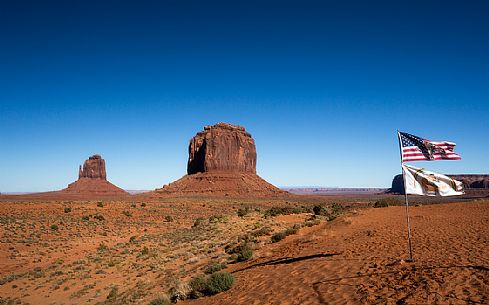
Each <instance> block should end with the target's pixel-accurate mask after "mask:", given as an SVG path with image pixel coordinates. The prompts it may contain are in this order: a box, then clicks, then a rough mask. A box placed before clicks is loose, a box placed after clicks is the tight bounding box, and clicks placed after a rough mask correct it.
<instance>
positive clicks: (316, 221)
mask: <svg viewBox="0 0 489 305" xmlns="http://www.w3.org/2000/svg"><path fill="white" fill-rule="evenodd" d="M319 223H321V220H319V219H311V220H307V221H306V222H304V226H306V227H312V226H315V225H318V224H319Z"/></svg>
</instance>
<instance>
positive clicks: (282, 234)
mask: <svg viewBox="0 0 489 305" xmlns="http://www.w3.org/2000/svg"><path fill="white" fill-rule="evenodd" d="M286 236H287V235H286V234H285V232H277V233H275V234H273V235H272V238H271V239H272V243H276V242H279V241H281V240H282V239H284V238H285V237H286Z"/></svg>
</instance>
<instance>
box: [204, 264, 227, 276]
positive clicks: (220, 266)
mask: <svg viewBox="0 0 489 305" xmlns="http://www.w3.org/2000/svg"><path fill="white" fill-rule="evenodd" d="M226 267H227V265H226V264H223V263H218V262H213V263H210V264H209V265H207V267H206V268H205V270H204V273H206V274H212V273H214V272H217V271H221V270H222V269H226Z"/></svg>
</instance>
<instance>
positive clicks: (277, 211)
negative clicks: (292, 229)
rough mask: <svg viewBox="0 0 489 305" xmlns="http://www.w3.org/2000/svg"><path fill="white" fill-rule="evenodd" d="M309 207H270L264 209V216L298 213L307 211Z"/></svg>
mask: <svg viewBox="0 0 489 305" xmlns="http://www.w3.org/2000/svg"><path fill="white" fill-rule="evenodd" d="M309 212H310V209H308V208H306V207H272V208H270V209H268V210H266V211H265V213H264V216H265V217H274V216H278V215H290V214H300V213H309Z"/></svg>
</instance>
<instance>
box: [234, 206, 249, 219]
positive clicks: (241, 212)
mask: <svg viewBox="0 0 489 305" xmlns="http://www.w3.org/2000/svg"><path fill="white" fill-rule="evenodd" d="M249 212H250V209H249V208H248V207H245V208H239V209H238V211H237V212H236V214H238V216H239V217H244V216H246V215H247V214H248V213H249Z"/></svg>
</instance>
